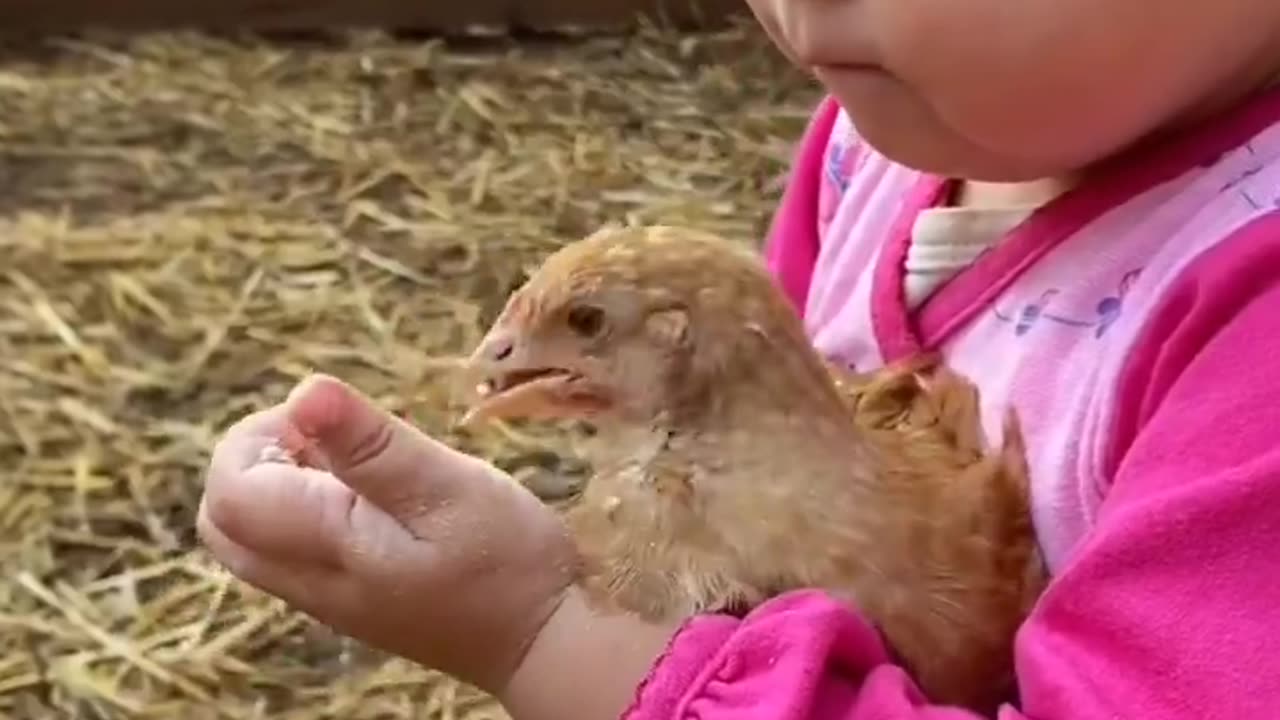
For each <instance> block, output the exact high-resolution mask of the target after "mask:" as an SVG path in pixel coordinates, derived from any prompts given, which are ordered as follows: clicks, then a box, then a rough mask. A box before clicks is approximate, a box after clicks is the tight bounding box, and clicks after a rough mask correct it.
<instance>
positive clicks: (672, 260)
mask: <svg viewBox="0 0 1280 720" xmlns="http://www.w3.org/2000/svg"><path fill="white" fill-rule="evenodd" d="M470 364H471V366H472V368H473V370H475V371H477V372H480V373H483V377H484V378H485V380H484V382H483V383H482V384H481V385H480V386H479V391H480V392H479V394H480V396H481V398H480V400H479V401H478V402H477V403H476V404H475V405H474V406H473V407H472V409H471V410H470V412H469V414H468V416H467V417H466V418H465V419H464V422H467V423H471V422H476V421H479V420H481V419H483V418H507V419H513V418H525V419H531V418H542V419H577V420H584V421H587V422H589V423H590V424H592V425H594V426H595V428H596V434H595V437H594V440H593V446H592V447H591V448H590V449H589V454H588V458H589V460H590V463H591V465H592V467H593V470H594V474H593V476H592V477H591V479H590V480H589V481H588V483H587V484H586V487H585V489H584V491H583V493H582V495H581V497H580V499H579V500H578V502H577V503H576V504H575V505H574V506H573V507H571V508H570V509H569V510H568V511H567V515H566V521H567V523H568V525H569V527H570V529H571V531H572V533H573V535H574V538H575V540H576V543H577V545H578V548H579V551H580V554H581V568H580V571H581V572H580V584H581V586H582V587H583V588H585V590H586V592H587V593H588V595H589V597H591V598H593V601H594V602H597V603H601V604H602V605H607V606H610V607H613V608H617V609H622V610H625V611H629V612H634V613H637V614H639V615H641V616H643V617H645V618H648V619H652V620H658V619H670V618H680V617H685V616H688V615H690V614H693V613H700V612H710V611H723V612H736V613H740V612H742V611H745V610H747V609H749V608H751V607H753V606H755V605H757V604H759V603H760V602H762V601H764V600H766V599H768V598H770V597H773V596H776V595H778V594H779V593H782V592H785V591H787V590H791V589H799V588H821V589H824V590H826V591H828V592H829V593H831V594H832V595H833V596H835V597H838V598H842V599H844V600H846V601H848V602H849V603H851V604H852V605H853V606H855V607H857V608H858V609H859V610H861V611H862V612H864V613H865V614H866V616H868V617H869V618H870V619H871V620H872V621H873V622H875V623H876V625H877V626H878V627H879V628H880V630H881V631H882V633H883V634H884V635H885V637H886V639H887V641H888V644H889V645H890V646H892V648H893V649H894V651H895V652H896V653H897V654H898V655H899V656H900V657H901V659H902V661H903V663H904V665H905V667H906V668H907V669H908V670H909V671H910V672H911V673H912V674H913V675H914V677H915V678H916V680H917V682H919V684H920V685H921V687H922V689H923V690H924V691H925V692H926V693H928V695H929V697H930V698H931V699H933V700H935V701H937V702H942V703H948V704H954V705H959V706H963V707H967V708H970V709H973V710H976V711H979V712H984V713H990V712H994V709H995V707H996V706H997V705H998V704H999V703H1000V702H1002V701H1006V700H1009V699H1010V694H1011V693H1012V692H1013V687H1014V685H1013V660H1012V658H1013V647H1012V646H1013V637H1014V634H1015V631H1016V629H1017V628H1018V626H1019V625H1020V624H1021V622H1022V620H1023V619H1024V617H1025V615H1026V614H1027V612H1029V610H1030V605H1031V604H1032V602H1033V601H1034V599H1035V598H1036V596H1037V595H1038V594H1039V592H1040V590H1041V589H1042V587H1043V583H1044V581H1045V577H1044V570H1043V567H1042V565H1041V563H1040V559H1039V555H1038V551H1037V548H1036V545H1035V538H1034V532H1033V529H1032V525H1031V520H1030V512H1029V508H1028V488H1027V467H1026V465H1025V462H1024V460H1023V451H1022V441H1021V437H1020V435H1019V432H1018V428H1017V424H1016V422H1015V421H1014V418H1013V416H1012V414H1011V415H1010V416H1009V420H1008V422H1007V423H1006V431H1005V443H1004V447H1003V448H1002V449H1001V450H999V451H998V452H988V451H986V450H985V449H984V447H983V445H984V443H985V441H984V439H983V437H982V432H981V428H980V425H979V422H978V409H977V407H978V403H977V393H976V391H975V390H974V389H973V388H972V387H971V386H969V385H968V384H966V383H964V382H963V381H962V380H961V379H960V378H958V377H956V376H955V375H954V374H952V373H949V372H947V371H946V370H945V369H943V368H940V367H938V366H937V363H935V362H934V361H933V360H932V359H931V358H917V359H914V360H912V361H911V362H910V363H905V364H902V365H900V366H895V367H892V368H888V369H885V370H881V371H878V372H874V373H869V374H854V373H850V372H847V371H844V370H841V369H838V368H836V367H835V366H833V365H832V364H830V363H829V362H827V361H826V360H824V359H823V358H822V357H821V356H820V355H819V354H818V353H817V351H816V350H814V348H813V346H812V345H811V344H810V342H809V340H808V338H807V336H806V335H805V332H804V328H803V325H802V323H801V321H800V318H799V317H798V315H797V314H796V313H795V311H794V309H793V308H792V307H791V305H790V304H789V303H788V301H787V300H786V299H785V297H784V296H783V295H782V293H781V292H780V291H779V290H778V288H777V287H776V286H775V284H774V283H773V281H772V279H771V277H770V276H769V275H768V273H767V272H766V271H765V269H764V267H763V265H762V263H760V262H759V259H758V257H757V256H756V255H755V254H753V253H751V252H750V251H748V250H746V249H744V248H740V247H738V246H736V245H734V244H732V243H731V242H729V241H727V240H724V239H721V238H719V237H717V236H713V235H709V234H705V233H701V232H698V231H694V230H689V229H684V228H677V227H648V228H630V229H606V230H602V231H600V232H598V233H596V234H594V235H592V236H591V237H588V238H586V239H584V240H580V241H578V242H575V243H571V244H569V245H567V246H565V247H564V248H562V249H560V250H559V251H557V252H555V253H553V254H552V255H551V256H550V257H549V258H547V259H546V261H545V262H544V263H543V265H542V266H541V267H540V268H539V269H538V270H537V271H536V272H535V273H534V274H533V275H532V276H531V277H530V278H529V280H528V281H527V282H526V283H525V284H524V285H523V286H522V287H521V288H520V289H519V290H517V291H516V292H515V293H513V294H512V296H511V297H510V298H509V300H508V302H507V304H506V306H505V308H504V309H503V311H502V313H501V314H500V316H499V317H498V319H497V320H496V321H495V323H494V324H493V326H492V327H491V328H490V329H489V331H488V332H487V334H486V335H485V337H484V338H483V340H482V341H481V342H480V344H479V346H478V347H477V348H476V350H475V352H474V354H473V355H472V357H471V359H470Z"/></svg>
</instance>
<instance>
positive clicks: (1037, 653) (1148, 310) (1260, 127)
mask: <svg viewBox="0 0 1280 720" xmlns="http://www.w3.org/2000/svg"><path fill="white" fill-rule="evenodd" d="M944 188H945V184H944V183H943V182H941V181H940V180H939V179H937V178H933V177H927V176H924V175H921V174H920V173H916V172H914V171H911V170H909V169H907V168H904V167H902V166H899V165H895V164H894V163H892V162H890V161H888V160H887V159H886V158H884V157H883V156H880V155H878V154H877V153H876V152H874V151H873V150H872V149H870V148H869V147H867V146H865V145H864V144H862V143H860V142H859V140H858V138H857V136H856V134H855V133H854V131H853V128H852V127H851V126H850V125H849V122H848V120H847V118H846V117H845V116H844V115H843V113H841V112H840V111H839V109H838V108H837V107H836V106H835V104H834V103H833V102H832V101H831V100H829V99H828V100H826V101H824V102H823V104H822V105H821V106H820V107H819V109H818V111H817V113H816V115H815V117H814V120H813V122H812V125H811V126H810V128H809V131H808V133H807V134H806V136H805V138H804V140H803V142H802V145H801V147H800V151H799V155H798V157H797V160H796V164H795V166H794V168H793V174H792V177H791V181H790V185H789V187H788V189H787V192H786V194H785V196H784V198H783V202H782V206H781V209H780V211H779V213H778V215H777V217H776V218H775V222H774V227H773V231H772V237H771V238H770V243H769V251H768V252H769V260H770V263H771V265H772V267H773V269H774V271H775V273H776V275H777V277H778V279H779V282H780V283H781V285H782V286H783V287H784V288H785V289H786V290H787V292H788V294H789V295H790V296H791V297H792V298H793V299H794V300H795V302H796V303H797V305H798V306H799V307H800V308H802V310H803V312H804V316H805V320H806V323H807V326H808V328H809V331H810V333H811V336H812V337H813V339H814V343H815V345H817V346H818V347H819V349H820V350H822V351H823V352H825V353H827V354H829V355H831V356H832V357H835V358H839V359H842V360H845V361H847V362H848V363H849V364H851V365H855V366H857V367H858V368H859V369H868V368H872V367H876V366H878V365H880V364H882V363H883V362H885V361H887V360H892V359H894V358H898V357H901V356H902V355H904V354H905V353H908V352H910V351H911V350H913V349H916V348H927V349H938V350H940V351H942V352H943V354H944V355H945V357H946V358H947V360H948V363H949V364H951V365H952V366H954V367H956V368H957V369H958V370H960V371H962V372H964V373H966V374H968V375H970V376H971V377H972V378H974V379H975V380H976V381H977V382H978V384H979V386H980V387H981V389H982V392H983V395H984V416H985V420H986V424H987V426H988V427H987V430H988V432H989V433H990V435H991V436H992V437H993V439H996V440H998V438H999V429H1000V428H999V423H998V419H999V418H1000V416H1001V413H1002V411H1003V409H1004V408H1005V407H1006V406H1008V405H1009V404H1012V405H1013V406H1015V407H1016V408H1017V409H1018V411H1019V414H1020V416H1021V417H1022V418H1023V420H1024V424H1025V425H1026V429H1027V440H1028V445H1029V448H1028V452H1029V455H1030V457H1029V460H1030V462H1031V465H1032V469H1033V485H1034V489H1033V501H1034V517H1035V521H1036V525H1037V530H1038V533H1039V536H1040V540H1041V544H1042V546H1043V549H1044V551H1045V555H1046V558H1047V560H1048V562H1049V563H1050V566H1051V568H1052V571H1053V573H1054V579H1053V582H1052V584H1051V586H1050V588H1049V590H1048V592H1047V593H1046V594H1045V595H1044V596H1043V597H1042V599H1041V601H1040V602H1039V604H1038V605H1037V607H1036V608H1035V610H1034V612H1033V614H1032V616H1031V617H1030V619H1029V620H1028V621H1027V622H1026V624H1025V625H1024V626H1023V627H1022V630H1021V632H1020V634H1019V637H1018V639H1017V646H1016V653H1017V668H1018V676H1019V684H1020V692H1019V694H1020V698H1019V700H1018V701H1017V703H1016V704H1010V705H1008V706H1006V707H1005V708H1004V709H1003V710H1002V711H1001V714H1000V717H1001V718H1003V719H1004V720H1015V719H1016V718H1036V719H1039V720H1066V719H1067V718H1071V719H1072V720H1080V719H1090V718H1134V719H1135V720H1156V719H1160V720H1183V719H1186V720H1193V719H1194V720H1211V719H1213V718H1223V719H1224V720H1225V719H1227V718H1230V719H1231V720H1247V719H1249V718H1272V717H1280V651H1277V649H1276V646H1275V644H1274V643H1273V637H1276V636H1280V630H1277V629H1275V628H1273V623H1275V621H1277V620H1280V581H1277V579H1276V578H1280V212H1278V211H1277V208H1278V207H1280V200H1278V197H1280V92H1276V93H1272V94H1271V95H1269V96H1266V97H1262V98H1260V99H1258V100H1257V101H1255V102H1253V103H1252V104H1250V105H1249V106H1247V107H1243V108H1240V109H1238V110H1237V111H1235V112H1234V113H1233V114H1232V115H1230V116H1226V117H1221V118H1219V119H1218V120H1217V121H1216V122H1214V123H1213V124H1211V125H1210V126H1207V127H1203V128H1200V129H1197V130H1193V131H1191V132H1189V133H1187V134H1185V135H1183V136H1182V137H1179V138H1175V139H1173V140H1171V141H1170V142H1167V143H1166V144H1164V145H1161V146H1159V147H1148V148H1144V149H1142V150H1139V151H1135V152H1133V153H1131V154H1129V155H1128V156H1126V157H1123V158H1120V159H1118V160H1116V161H1115V162H1113V163H1111V164H1110V165H1109V166H1108V167H1106V168H1104V169H1103V170H1102V171H1101V172H1100V174H1099V175H1098V176H1097V177H1095V178H1093V179H1092V180H1091V181H1090V182H1089V183H1088V184H1087V185H1085V186H1084V187H1081V188H1079V189H1077V190H1075V191H1073V192H1071V193H1069V194H1067V195H1064V196H1062V197H1060V198H1059V199H1057V200H1056V201H1054V202H1053V203H1051V204H1049V205H1048V206H1046V207H1044V208H1042V209H1040V210H1039V211H1037V212H1036V213H1034V214H1033V215H1032V216H1031V217H1030V218H1029V219H1027V220H1026V221H1025V222H1023V223H1022V224H1021V225H1019V226H1018V227H1016V228H1015V229H1014V230H1013V231H1011V232H1010V233H1009V235H1008V236H1006V238H1005V240H1004V241H1003V242H1001V243H1000V244H999V245H998V246H996V247H995V248H993V249H992V250H989V251H988V252H986V253H985V254H983V255H982V256H980V257H979V258H978V260H977V261H976V262H975V263H974V264H973V265H972V266H970V267H969V268H967V269H966V270H964V271H962V272H961V274H960V275H958V276H956V277H955V278H954V279H953V280H951V281H949V282H948V283H947V284H945V285H944V286H942V287H941V288H940V289H939V290H938V291H937V292H936V293H934V294H933V296H932V297H930V298H929V299H928V300H927V301H926V302H925V304H924V305H922V306H921V307H920V308H919V310H918V311H916V312H914V313H912V312H909V311H908V310H907V309H906V305H905V303H904V301H903V293H902V290H901V288H902V274H903V258H904V257H905V254H906V251H907V247H908V245H909V229H910V228H911V223H912V220H913V218H914V217H915V215H916V214H917V213H918V212H919V211H920V210H921V209H923V208H927V207H930V206H931V205H933V204H935V203H937V202H938V200H939V199H940V198H941V197H943V196H944V193H943V192H942V191H943V189H944ZM1272 573H1275V576H1273V575H1272ZM1273 632H1276V633H1277V635H1276V636H1273V635H1272V633H1273ZM626 717H627V718H628V719H629V720H648V719H650V718H653V719H655V720H656V719H659V718H661V719H662V720H666V719H668V718H690V719H692V718H697V719H699V720H719V719H721V718H723V719H725V720H728V719H729V718H732V719H733V720H751V719H753V718H762V719H763V718H768V719H770V720H799V719H800V718H842V719H845V720H870V719H871V718H876V719H877V720H907V719H908V718H911V719H915V720H924V719H925V718H929V719H934V720H941V719H942V718H950V719H954V720H962V719H963V720H973V718H974V716H972V715H971V714H970V713H968V712H966V711H963V710H960V709H956V708H948V707H942V706H939V705H935V704H931V703H930V701H929V698H926V697H923V696H922V694H921V693H920V692H919V690H918V689H917V688H916V686H915V685H914V684H913V682H912V680H911V679H910V677H908V676H907V675H906V674H905V673H904V672H903V671H902V670H901V669H900V668H899V667H896V666H895V665H894V664H893V660H892V659H891V654H890V653H889V652H888V651H887V649H886V647H885V646H884V645H883V643H882V640H881V638H880V636H879V635H878V634H877V632H876V631H875V629H874V628H873V627H871V626H870V625H869V624H868V623H867V621H866V620H865V619H864V618H862V617H860V616H859V615H858V614H857V613H856V612H852V611H850V610H849V609H847V608H845V607H843V606H841V605H837V604H835V603H834V602H833V601H831V600H829V599H828V598H827V597H826V596H824V595H822V594H819V593H816V592H796V593H792V594H789V595H786V596H784V597H781V598H778V599H776V600H774V601H772V602H769V603H767V604H765V605H764V606H762V607H760V608H758V609H756V610H755V611H754V612H753V613H751V614H750V615H749V616H747V617H746V618H744V619H737V618H732V617H727V616H703V617H699V618H696V619H694V620H692V621H690V622H689V623H687V624H686V625H685V626H684V628H683V629H682V631H681V632H680V633H679V634H678V635H677V636H676V637H675V639H674V640H673V641H672V642H671V644H670V646H669V647H668V649H667V652H666V654H665V655H664V656H663V657H662V658H661V659H660V661H659V662H658V663H657V664H656V666H655V667H654V668H653V670H652V672H651V674H650V676H649V677H648V678H647V679H646V681H645V682H644V684H643V685H642V686H641V687H640V689H639V690H638V692H637V695H636V699H635V702H634V704H633V706H632V707H631V708H630V709H629V710H628V711H627V713H626Z"/></svg>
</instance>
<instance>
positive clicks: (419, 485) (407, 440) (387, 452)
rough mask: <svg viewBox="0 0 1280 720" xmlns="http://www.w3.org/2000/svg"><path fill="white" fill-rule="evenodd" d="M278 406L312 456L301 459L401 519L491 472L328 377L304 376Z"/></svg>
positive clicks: (490, 478)
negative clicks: (329, 473)
mask: <svg viewBox="0 0 1280 720" xmlns="http://www.w3.org/2000/svg"><path fill="white" fill-rule="evenodd" d="M285 406H286V408H287V412H288V418H289V423H290V426H291V428H292V429H293V430H296V431H297V432H298V433H299V434H300V435H301V436H302V440H303V442H302V443H301V444H302V446H303V447H302V448H299V449H301V450H303V451H305V453H310V454H312V455H316V456H318V457H311V458H307V460H306V461H307V462H309V463H315V464H320V465H322V466H324V467H325V469H327V470H331V471H332V472H333V474H334V475H336V476H337V477H338V478H339V479H340V480H341V481H342V482H343V483H345V484H346V485H348V486H349V487H351V488H352V489H353V490H355V491H356V492H357V493H359V494H360V495H361V496H362V497H364V499H366V500H368V501H369V502H370V503H372V504H374V505H376V506H377V507H379V508H381V509H382V510H383V511H385V512H386V513H387V514H389V515H391V516H392V517H395V518H396V519H397V520H399V521H400V522H401V523H403V524H405V525H412V524H413V521H415V520H417V519H418V518H419V517H421V516H422V515H423V514H425V513H427V512H429V511H430V510H432V509H434V508H436V507H439V506H442V505H444V504H447V503H448V502H450V500H452V499H456V498H458V497H459V496H461V495H463V494H465V493H467V492H474V488H475V487H476V486H479V487H484V486H485V484H486V483H492V482H494V481H495V479H496V477H495V472H496V471H495V470H494V468H493V467H492V466H490V465H489V464H488V463H485V462H483V461H481V460H480V459H478V458H475V457H471V456H469V455H466V454H464V453H461V452H458V451H457V450H454V449H453V448H450V447H448V446H447V445H445V444H443V443H441V442H439V441H437V440H435V439H433V438H430V437H428V436H426V435H424V434H423V433H421V432H419V431H418V430H416V429H415V428H413V427H412V426H411V425H409V424H408V423H405V422H404V421H402V420H400V419H399V418H396V417H394V416H392V415H390V414H389V413H387V412H385V411H383V410H382V409H380V408H378V407H377V406H375V405H374V404H373V402H371V401H370V400H369V399H368V398H367V397H365V396H364V395H362V394H361V393H359V392H358V391H356V390H355V389H353V388H351V387H349V386H347V385H346V384H344V383H342V382H341V381H339V380H336V379H334V378H331V377H327V376H322V375H316V376H313V377H311V378H309V379H308V380H306V381H304V382H303V383H302V384H300V385H299V386H298V387H297V388H295V389H294V392H293V393H291V394H290V396H289V400H288V401H287V402H286V403H285ZM290 449H291V450H293V449H295V448H290Z"/></svg>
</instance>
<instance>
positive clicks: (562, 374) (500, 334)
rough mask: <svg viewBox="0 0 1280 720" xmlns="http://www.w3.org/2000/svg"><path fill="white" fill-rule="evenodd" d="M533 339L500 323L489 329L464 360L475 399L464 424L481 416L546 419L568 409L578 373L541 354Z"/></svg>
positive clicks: (482, 417)
mask: <svg viewBox="0 0 1280 720" xmlns="http://www.w3.org/2000/svg"><path fill="white" fill-rule="evenodd" d="M546 354H547V353H545V352H544V351H541V350H540V349H539V348H538V347H537V344H536V343H534V342H530V341H528V340H527V339H525V338H523V337H521V335H520V334H519V333H517V332H513V331H511V330H509V329H507V328H504V327H502V326H500V325H499V326H495V327H494V328H492V329H491V330H490V331H489V332H488V333H487V334H486V335H485V337H484V339H482V340H481V341H480V344H479V345H478V346H477V347H476V349H475V351H474V352H473V353H472V354H471V357H470V358H468V360H467V362H466V368H467V370H468V374H469V375H470V376H471V377H473V378H475V379H476V380H477V381H478V384H477V386H476V395H477V397H478V400H477V401H476V402H475V403H474V404H472V406H471V408H470V409H469V410H468V411H467V413H466V415H465V416H464V417H463V418H462V421H461V422H462V424H463V425H469V424H472V423H474V422H477V421H479V420H484V419H514V418H534V417H542V418H550V417H562V416H564V415H566V414H568V413H567V409H568V405H569V399H570V397H571V395H572V394H573V388H574V385H575V384H576V382H577V381H578V380H580V379H581V376H580V375H579V374H578V373H576V372H574V371H573V370H571V369H569V368H566V367H562V366H561V365H560V364H557V363H555V362H551V361H550V358H545V357H542V356H545V355H546Z"/></svg>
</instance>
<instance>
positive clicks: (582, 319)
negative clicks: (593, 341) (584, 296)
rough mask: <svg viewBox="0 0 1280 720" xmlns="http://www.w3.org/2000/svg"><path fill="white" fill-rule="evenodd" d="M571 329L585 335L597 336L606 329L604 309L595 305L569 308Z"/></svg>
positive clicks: (568, 320) (568, 319)
mask: <svg viewBox="0 0 1280 720" xmlns="http://www.w3.org/2000/svg"><path fill="white" fill-rule="evenodd" d="M567 322H568V323H569V329H570V330H572V331H574V332H575V333H577V334H579V335H581V336H583V337H595V336H596V335H598V334H600V331H601V330H603V329H604V311H603V310H601V309H600V308H598V307H595V306H594V305H578V306H577V307H574V308H572V309H570V310H569V316H568V318H567Z"/></svg>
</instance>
